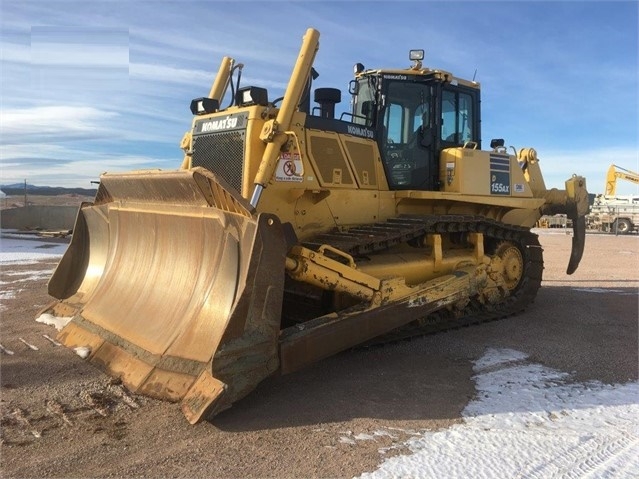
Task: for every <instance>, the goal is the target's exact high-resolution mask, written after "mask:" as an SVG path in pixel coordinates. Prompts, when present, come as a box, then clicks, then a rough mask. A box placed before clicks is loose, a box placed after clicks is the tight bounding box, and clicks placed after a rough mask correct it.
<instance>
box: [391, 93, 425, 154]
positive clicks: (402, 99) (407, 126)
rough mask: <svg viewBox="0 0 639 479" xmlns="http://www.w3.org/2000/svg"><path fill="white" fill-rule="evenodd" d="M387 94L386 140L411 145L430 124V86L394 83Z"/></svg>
mask: <svg viewBox="0 0 639 479" xmlns="http://www.w3.org/2000/svg"><path fill="white" fill-rule="evenodd" d="M387 92H388V93H387V97H386V111H385V114H384V135H383V136H384V140H385V141H386V142H387V143H409V142H410V141H411V140H413V139H414V138H415V135H416V134H419V133H421V132H422V131H423V130H424V129H426V128H428V126H429V124H430V86H429V85H425V84H422V83H408V82H392V83H390V84H389V86H388V90H387Z"/></svg>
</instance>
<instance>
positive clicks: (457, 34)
mask: <svg viewBox="0 0 639 479" xmlns="http://www.w3.org/2000/svg"><path fill="white" fill-rule="evenodd" d="M638 5H639V3H638V2H636V1H629V2H612V1H602V2H597V1H563V2H556V1H518V2H509V1H493V2H484V1H475V2H462V1H447V2H435V1H332V2H329V1H297V2H286V1H262V2H251V1H222V0H220V1H217V0H197V1H188V0H187V1H177V0H176V1H166V0H162V1H159V0H126V1H119V0H109V1H100V0H96V1H91V2H86V1H81V2H80V1H75V0H68V1H67V0H64V1H63V0H49V1H47V2H44V1H42V0H36V1H29V0H2V2H0V19H1V20H0V25H1V38H0V40H1V48H0V67H1V70H0V75H1V78H0V101H1V105H0V107H1V108H0V147H1V150H0V159H1V170H0V184H12V183H23V182H24V180H27V181H28V182H29V183H30V184H35V185H48V186H73V187H85V188H90V187H92V186H93V185H91V183H90V182H91V181H96V180H98V179H99V175H100V174H101V173H102V172H105V171H108V172H116V171H129V170H134V169H147V168H153V169H155V168H160V169H176V168H178V167H179V166H180V163H181V161H182V151H181V150H180V149H179V143H180V140H181V138H182V136H183V135H184V133H185V132H186V131H187V130H188V129H189V128H190V125H191V119H192V118H191V113H190V111H189V104H190V101H191V99H193V98H198V97H202V96H206V95H207V94H208V92H209V90H210V87H211V84H212V82H213V80H214V76H215V73H216V72H217V69H218V66H219V64H220V61H221V59H222V57H223V56H225V55H226V56H231V57H233V58H235V59H236V60H237V61H238V62H241V63H244V65H245V67H244V70H243V73H242V84H243V85H244V86H247V85H255V86H261V87H265V88H267V89H268V91H269V98H271V99H274V98H277V97H279V96H281V94H282V93H283V91H284V89H285V87H286V84H287V82H288V78H289V76H290V73H291V70H292V68H293V65H294V63H295V60H296V57H297V53H298V50H299V47H300V45H301V40H302V37H303V35H304V32H305V31H306V29H307V28H310V27H312V28H316V29H317V30H319V31H320V50H319V52H318V54H317V56H316V61H315V69H316V70H317V71H318V72H319V73H320V77H319V78H318V79H317V80H316V82H315V86H316V87H335V88H339V89H341V90H342V98H343V101H342V104H341V106H338V111H340V109H341V111H343V110H346V109H348V99H347V92H346V90H347V87H348V82H349V81H350V80H351V78H352V67H353V65H354V64H355V63H357V62H360V63H363V64H364V65H365V66H366V67H367V68H405V67H408V66H409V64H410V62H409V60H408V51H409V50H410V49H415V48H423V49H425V51H426V58H425V61H424V64H425V65H426V66H428V67H431V68H439V69H444V70H447V71H450V72H452V73H453V74H454V75H456V76H458V77H462V78H468V79H472V78H473V77H475V79H476V80H477V81H479V82H480V83H481V85H482V140H483V142H484V147H487V146H488V144H489V143H490V139H491V138H504V139H505V140H506V145H507V146H511V145H512V146H514V147H515V148H517V149H519V148H522V147H534V148H535V149H536V150H537V152H538V154H539V158H540V162H541V167H542V171H543V173H544V178H545V180H546V185H547V187H556V188H563V184H564V181H565V180H566V179H567V178H569V177H570V176H571V175H572V174H580V175H583V176H586V178H587V181H588V189H589V191H590V192H591V193H603V189H604V183H605V175H606V171H607V169H608V166H609V165H610V164H615V165H618V166H620V167H622V168H625V169H629V170H632V171H635V172H639V140H638V136H639V133H638V132H639V120H638V110H639V75H638V68H637V67H638V48H637V44H638V41H639V33H638V24H639V17H638V12H639V7H638ZM224 103H226V101H225V102H223V104H224ZM617 190H618V191H617V193H618V194H639V186H637V185H633V184H631V183H629V182H627V181H619V182H618V185H617Z"/></svg>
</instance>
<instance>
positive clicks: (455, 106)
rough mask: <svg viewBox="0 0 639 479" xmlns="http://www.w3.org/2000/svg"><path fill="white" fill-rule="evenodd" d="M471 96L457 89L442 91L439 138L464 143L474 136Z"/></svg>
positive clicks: (449, 141)
mask: <svg viewBox="0 0 639 479" xmlns="http://www.w3.org/2000/svg"><path fill="white" fill-rule="evenodd" d="M474 123H475V122H474V112H473V98H472V96H471V95H469V94H467V93H463V92H459V91H451V90H444V91H443V93H442V130H441V139H442V140H443V141H445V142H448V143H455V144H460V145H461V144H464V143H465V142H467V141H470V140H472V139H473V138H474V132H473V125H474Z"/></svg>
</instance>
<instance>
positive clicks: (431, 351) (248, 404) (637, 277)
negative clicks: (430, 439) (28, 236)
mask: <svg viewBox="0 0 639 479" xmlns="http://www.w3.org/2000/svg"><path fill="white" fill-rule="evenodd" d="M540 241H541V243H542V246H543V248H544V257H545V271H544V282H543V286H542V289H541V290H540V291H539V294H538V296H537V300H536V301H535V303H534V304H533V305H531V306H530V307H529V309H528V310H527V311H526V312H524V313H523V314H520V315H519V316H516V317H513V318H508V319H505V320H501V321H496V322H492V323H489V324H484V325H480V326H474V327H469V328H463V329H459V330H454V331H449V332H446V333H440V334H437V335H431V336H427V337H423V338H419V339H413V340H411V341H405V342H401V343H395V344H391V345H387V346H385V347H381V348H375V349H367V350H352V351H347V352H344V353H342V354H339V355H337V356H334V357H332V358H329V359H326V360H324V361H321V362H320V363H317V364H315V365H314V366H311V367H309V368H307V369H305V370H303V371H299V372H297V373H294V374H291V375H289V376H283V377H275V378H272V379H269V380H266V381H264V382H263V383H262V384H261V385H260V386H259V387H258V388H257V390H255V391H254V392H253V393H252V394H250V395H249V396H248V397H247V398H245V399H244V400H242V401H240V402H238V403H236V404H235V405H234V407H233V408H231V409H230V410H228V411H225V412H224V413H222V414H220V415H219V416H217V417H216V418H215V419H214V420H213V421H212V422H205V423H201V424H199V425H196V426H191V425H189V424H188V423H187V422H186V420H185V419H184V417H183V416H182V414H181V412H180V409H179V405H177V404H171V403H166V402H160V401H156V400H152V399H148V398H143V397H139V396H133V395H130V394H128V393H127V392H126V391H125V390H123V389H122V387H121V386H120V385H118V384H117V383H113V382H111V381H110V380H109V379H108V378H106V377H105V376H104V375H103V374H102V373H101V372H100V371H98V370H97V369H95V368H94V367H93V366H91V365H90V364H88V363H86V362H84V361H83V360H82V359H81V358H80V357H79V356H77V355H76V354H74V353H73V352H72V351H70V350H67V349H66V348H64V347H58V346H55V345H54V344H53V343H52V342H50V341H49V340H48V339H46V338H45V337H44V336H43V335H45V334H46V335H48V336H50V337H55V333H56V331H55V329H54V328H53V327H51V326H46V325H44V324H41V323H37V322H36V321H34V318H35V317H36V315H37V312H38V310H39V309H40V308H41V307H43V306H44V305H45V304H46V303H48V301H49V298H48V297H47V294H46V282H47V279H48V277H49V275H50V272H51V271H52V270H53V268H54V266H55V263H54V262H51V261H43V262H41V263H39V264H37V265H28V266H6V267H3V271H2V285H3V286H2V288H3V291H4V292H5V294H4V295H3V296H2V305H3V309H2V310H1V311H0V313H1V314H2V318H1V321H0V326H1V343H2V345H3V346H4V347H5V348H7V349H9V350H10V351H12V352H13V353H14V354H13V355H9V354H6V353H2V354H0V359H1V361H2V362H1V364H0V374H1V377H0V379H1V381H0V385H1V402H0V407H1V410H0V413H1V417H2V444H1V446H0V452H1V463H0V468H1V470H0V473H1V475H2V477H6V478H17V477H24V478H26V477H31V478H42V477H67V478H76V477H77V478H79V477H127V478H135V477H176V478H182V477H183V478H187V477H188V478H196V477H207V478H210V477H219V478H258V477H277V478H348V477H353V476H356V475H359V474H361V473H363V472H366V471H373V470H375V469H376V468H377V466H378V465H379V464H380V463H381V462H382V461H383V460H384V458H386V457H389V456H392V455H394V454H406V453H408V452H409V451H408V450H407V449H406V448H405V447H403V446H402V444H403V443H404V442H405V441H406V440H407V439H408V438H410V437H411V436H412V435H413V434H414V433H415V432H419V431H423V430H437V429H441V428H447V427H449V426H450V425H452V424H453V423H456V422H459V421H461V411H462V410H463V408H464V407H465V405H466V404H467V403H468V402H469V401H470V400H471V399H472V398H473V397H474V395H475V389H474V383H473V379H472V375H473V373H472V361H473V360H476V359H478V358H479V357H481V356H482V353H483V352H484V351H485V350H486V349H487V348H511V349H515V350H518V351H522V352H524V353H527V354H529V355H530V357H531V359H532V360H534V361H535V362H538V363H541V364H544V365H546V366H549V367H552V368H555V369H559V370H561V371H566V372H570V373H573V377H574V379H575V380H578V381H587V380H599V381H602V382H605V383H612V384H614V383H626V382H628V381H636V380H637V379H638V364H639V359H638V352H637V351H638V334H637V322H638V317H639V300H638V298H639V296H638V289H637V288H638V287H639V237H637V236H618V237H615V236H609V235H588V237H587V246H586V251H585V254H584V258H583V260H582V263H581V266H580V268H579V269H578V271H577V272H576V273H575V274H574V275H572V276H566V275H565V268H566V265H567V263H568V257H569V254H570V241H571V237H570V236H569V235H567V234H565V233H564V232H554V231H543V232H542V234H541V235H540ZM16 279H23V281H20V282H19V283H15V282H14V281H15V280H16ZM7 288H13V289H11V290H9V289H7ZM11 292H12V293H11ZM21 339H22V340H24V342H22V341H21ZM25 343H29V344H31V345H32V346H35V347H37V348H38V349H37V350H34V349H31V348H29V346H28V345H27V344H25ZM638 399H639V398H638ZM362 438H364V439H365V440H362ZM355 439H357V440H355Z"/></svg>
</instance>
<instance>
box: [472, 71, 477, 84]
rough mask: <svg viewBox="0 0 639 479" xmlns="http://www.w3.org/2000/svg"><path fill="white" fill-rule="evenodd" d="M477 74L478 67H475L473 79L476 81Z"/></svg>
mask: <svg viewBox="0 0 639 479" xmlns="http://www.w3.org/2000/svg"><path fill="white" fill-rule="evenodd" d="M476 76H477V68H475V73H473V81H475V77H476Z"/></svg>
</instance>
